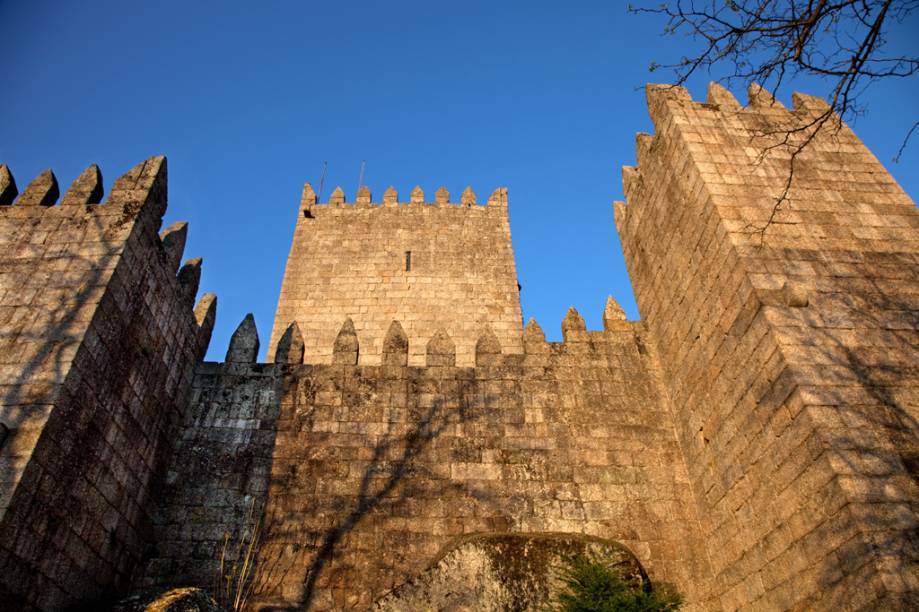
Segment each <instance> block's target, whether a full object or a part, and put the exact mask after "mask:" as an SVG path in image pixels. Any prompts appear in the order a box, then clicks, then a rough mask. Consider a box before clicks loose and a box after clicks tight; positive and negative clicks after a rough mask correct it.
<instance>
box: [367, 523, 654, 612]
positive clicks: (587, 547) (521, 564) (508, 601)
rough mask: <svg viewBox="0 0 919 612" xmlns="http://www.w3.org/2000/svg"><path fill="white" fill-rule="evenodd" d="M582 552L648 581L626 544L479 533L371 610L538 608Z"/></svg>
mask: <svg viewBox="0 0 919 612" xmlns="http://www.w3.org/2000/svg"><path fill="white" fill-rule="evenodd" d="M578 554H584V555H587V556H589V557H590V558H592V559H595V560H597V561H599V562H601V563H604V564H608V565H609V566H612V567H615V568H616V569H617V571H618V572H619V573H620V575H621V576H622V577H623V578H625V579H626V580H627V581H629V582H631V583H632V584H634V585H635V586H636V587H645V586H647V585H649V584H650V583H649V580H648V576H647V574H646V573H645V571H644V569H643V568H642V567H641V564H640V563H639V562H638V559H637V558H636V557H635V555H634V554H632V552H631V551H630V550H628V549H627V548H626V547H625V546H623V545H621V544H619V543H617V542H612V541H608V540H602V539H600V538H593V537H589V536H584V535H579V534H570V533H561V534H559V533H504V534H480V535H473V536H468V537H463V538H460V539H458V540H455V541H454V542H452V543H451V544H450V545H449V546H447V547H446V548H445V549H444V551H442V552H441V554H440V555H439V556H438V557H437V559H436V560H435V561H434V562H433V563H432V564H431V565H430V566H429V567H428V569H426V570H425V571H423V572H421V573H420V574H418V575H417V576H415V577H414V578H412V579H411V580H409V581H408V582H406V583H404V584H402V585H400V586H398V587H396V588H395V589H393V590H392V591H390V592H389V593H387V594H386V595H384V596H383V597H381V598H380V599H379V600H377V602H376V604H375V605H374V608H375V609H377V610H385V611H387V612H396V611H403V610H441V611H450V610H452V611H460V610H476V611H479V610H482V611H491V610H494V611H498V610H501V611H508V610H513V611H519V610H542V609H545V608H546V604H547V603H549V602H550V601H551V599H552V598H553V596H554V595H555V593H556V592H557V591H558V589H559V588H561V583H560V581H559V579H558V577H557V568H558V567H559V566H560V565H561V563H562V560H563V559H565V558H568V557H573V556H575V555H578Z"/></svg>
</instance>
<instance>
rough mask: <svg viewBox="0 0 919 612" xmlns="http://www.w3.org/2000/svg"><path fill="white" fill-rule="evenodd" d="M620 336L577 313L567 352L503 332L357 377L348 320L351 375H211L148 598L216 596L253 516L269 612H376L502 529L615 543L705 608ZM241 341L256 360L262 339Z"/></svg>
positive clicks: (182, 456)
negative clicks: (206, 590)
mask: <svg viewBox="0 0 919 612" xmlns="http://www.w3.org/2000/svg"><path fill="white" fill-rule="evenodd" d="M605 319H606V321H607V323H606V327H607V329H606V330H605V331H587V330H586V329H585V327H584V322H583V319H581V317H580V315H578V314H577V311H575V310H574V309H572V310H571V311H570V312H569V314H568V316H567V317H566V319H565V322H564V323H563V330H564V334H565V341H564V342H562V343H549V342H546V341H545V338H544V336H543V333H542V330H540V329H539V326H538V325H537V324H536V323H535V321H531V322H530V324H529V325H528V326H527V329H526V333H525V334H524V340H523V347H524V351H523V352H521V353H519V354H504V353H502V351H501V347H500V345H499V344H498V343H497V339H496V338H495V337H494V335H493V334H488V333H486V334H484V335H483V338H482V339H481V340H480V341H479V342H477V343H476V346H477V349H476V355H475V365H474V366H466V367H458V366H455V365H454V363H455V353H456V347H455V345H454V344H453V342H452V339H450V338H449V336H446V335H444V334H437V335H436V336H435V337H434V338H432V339H431V341H429V342H427V343H425V345H424V346H425V347H426V353H425V355H424V357H425V363H426V364H425V365H423V366H411V365H406V362H407V359H408V356H409V355H408V346H407V345H406V343H405V342H400V341H397V340H393V341H392V342H391V343H387V346H388V348H384V350H383V352H384V363H383V364H381V365H376V366H359V365H357V364H356V362H357V355H356V354H355V353H356V352H360V351H361V350H362V346H363V344H362V342H361V341H362V340H363V338H362V336H361V335H360V333H359V332H358V333H355V332H354V331H353V328H351V326H350V325H348V323H346V324H345V325H344V326H343V330H344V331H343V333H344V335H345V336H347V337H349V338H353V339H354V340H356V342H353V341H349V342H344V341H342V340H341V338H339V339H338V340H336V341H335V342H334V345H335V347H336V349H335V353H334V355H333V361H334V362H335V364H333V365H299V364H296V363H295V364H291V363H287V362H285V363H280V364H254V363H251V364H243V363H226V364H204V365H203V366H201V367H200V368H199V369H198V375H197V376H196V379H195V380H196V382H195V396H194V397H195V401H194V402H193V403H192V405H191V408H190V414H191V415H194V417H193V418H194V419H195V422H196V425H195V427H193V428H191V429H189V430H188V434H187V435H186V440H188V441H189V443H188V444H186V443H185V442H184V441H183V443H182V445H181V446H180V449H181V450H180V453H179V455H177V458H176V460H175V461H174V466H176V467H175V468H174V469H175V470H177V477H174V478H170V481H171V482H172V483H174V484H172V485H170V486H171V488H172V489H171V492H170V493H168V494H167V499H168V500H169V503H168V506H169V510H168V512H167V513H166V517H165V521H164V529H163V531H162V532H161V535H160V538H159V541H160V542H162V543H164V545H163V548H162V550H164V551H169V555H171V556H172V558H171V559H168V560H161V561H158V562H156V565H155V566H153V567H151V571H150V572H148V575H147V581H148V583H150V584H168V583H169V582H170V581H174V580H176V577H177V576H181V577H183V579H185V580H192V581H197V582H199V583H203V584H206V583H207V581H208V580H209V579H210V578H212V576H213V575H214V573H215V572H216V565H217V564H218V563H219V558H220V550H221V548H222V544H223V536H224V533H231V534H239V533H243V532H245V530H246V529H250V528H251V525H248V524H247V523H246V521H245V520H244V519H245V514H246V512H247V510H248V508H249V507H250V505H251V504H253V503H254V504H255V507H256V508H257V509H260V508H261V506H262V504H265V508H266V510H265V517H264V533H263V536H262V537H263V538H264V542H265V543H264V546H263V547H262V551H261V554H260V561H259V562H260V564H261V565H260V567H263V568H265V569H264V573H263V574H260V575H259V576H258V581H259V585H260V587H259V590H258V592H257V594H256V595H255V596H254V599H255V600H256V601H258V602H260V603H262V604H271V605H275V606H282V607H284V606H288V607H289V606H294V607H297V606H301V605H304V604H309V605H310V606H311V607H312V608H313V609H340V608H346V607H353V606H358V607H366V606H369V605H370V604H372V603H373V602H374V601H376V600H377V599H378V598H380V597H381V596H383V595H385V594H386V593H387V592H388V591H389V590H390V589H392V588H394V587H396V586H398V585H400V584H402V583H403V582H405V581H406V580H408V579H409V578H411V577H413V576H415V575H417V574H419V573H420V572H421V571H422V570H424V569H425V568H426V567H427V566H428V565H429V564H430V563H432V562H433V561H435V560H436V558H437V557H438V553H439V551H441V550H442V549H446V548H448V547H449V546H450V545H451V544H452V543H453V542H456V541H458V540H459V539H461V538H463V537H466V536H469V535H470V534H478V533H495V532H498V533H505V532H523V533H567V534H581V535H586V536H597V537H601V538H604V539H606V540H616V541H619V542H621V543H622V544H624V545H625V546H627V547H628V548H629V549H630V550H631V551H633V552H634V553H635V554H636V555H637V556H638V558H639V560H640V561H641V563H642V564H643V566H644V567H645V569H646V570H647V571H648V572H649V574H650V576H651V578H652V580H654V581H666V582H674V583H676V585H677V586H678V588H679V589H680V590H681V591H682V592H684V593H688V594H689V593H692V594H693V595H694V597H695V594H696V593H699V592H700V583H699V579H698V578H696V576H706V575H707V573H708V570H707V565H706V563H707V562H706V560H705V558H704V556H703V555H699V554H697V551H701V550H702V547H701V544H700V542H699V532H698V531H697V520H696V518H695V516H694V514H693V513H694V508H693V507H692V506H691V505H690V504H689V503H688V500H689V499H691V495H690V492H689V488H688V480H687V474H686V470H685V467H684V466H683V464H682V458H681V456H680V454H679V452H678V448H677V444H676V439H675V437H674V434H673V430H672V428H671V427H670V425H669V416H668V415H669V412H668V408H667V400H666V396H665V395H664V394H663V393H662V387H661V385H660V381H659V377H658V366H657V361H656V358H655V357H654V355H653V350H652V349H651V348H650V344H649V342H648V339H647V337H646V332H645V330H644V328H643V326H642V324H641V323H638V322H634V321H626V320H625V316H624V314H622V311H621V309H619V308H618V306H617V305H616V304H615V302H613V301H612V300H610V302H609V304H608V307H607V315H606V317H605ZM392 327H393V328H394V329H397V328H400V327H401V326H398V325H397V324H393V326H392ZM241 329H246V330H250V329H251V328H250V327H248V326H247V325H246V324H245V323H244V324H242V325H241ZM395 335H398V332H395ZM391 337H394V336H392V335H391ZM234 342H236V343H240V344H241V345H243V346H251V345H252V336H251V331H246V333H245V334H238V335H234ZM229 352H230V353H234V354H236V353H237V351H236V349H235V348H234V347H233V346H231V348H230V351H229ZM250 354H251V353H250ZM344 355H349V356H348V357H347V358H345V357H344ZM253 359H254V354H253ZM275 402H276V403H275ZM272 443H273V446H272ZM266 449H267V451H269V452H271V453H272V455H269V456H268V460H267V461H266V460H265V459H266ZM250 461H251V463H245V462H250ZM241 462H242V463H241ZM266 466H267V467H266ZM268 467H270V476H268V475H267V474H265V472H264V470H265V469H268ZM266 485H267V496H266V495H265V494H264V489H263V487H265V486H266ZM189 517H209V518H206V519H204V521H205V522H202V523H198V524H196V526H195V527H194V528H193V529H189V528H188V527H189V526H188V519H189ZM695 599H698V598H697V597H695Z"/></svg>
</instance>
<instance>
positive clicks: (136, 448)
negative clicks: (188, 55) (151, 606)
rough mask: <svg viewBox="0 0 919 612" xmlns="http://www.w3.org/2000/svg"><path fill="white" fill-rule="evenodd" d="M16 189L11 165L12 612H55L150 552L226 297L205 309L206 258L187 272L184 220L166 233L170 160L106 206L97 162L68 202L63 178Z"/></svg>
mask: <svg viewBox="0 0 919 612" xmlns="http://www.w3.org/2000/svg"><path fill="white" fill-rule="evenodd" d="M15 195H16V188H15V182H14V181H13V179H12V176H11V175H10V174H9V171H8V170H7V169H6V167H4V166H0V204H2V206H0V241H2V242H3V243H4V245H3V247H4V248H3V253H2V255H0V259H2V261H0V288H2V293H0V343H2V350H0V358H2V360H3V364H2V368H0V386H2V394H3V395H2V403H0V421H2V423H3V424H4V426H5V427H6V428H8V429H9V432H10V433H9V436H8V437H7V439H6V440H5V441H4V443H3V445H2V448H0V487H2V488H0V607H3V608H4V609H26V610H28V609H43V610H58V609H62V608H64V607H66V606H68V605H74V604H79V603H85V602H87V601H91V600H95V599H97V598H99V597H102V596H103V595H105V594H107V593H109V592H111V591H113V590H115V589H118V588H119V587H123V586H125V585H126V579H127V577H128V576H129V574H130V572H131V570H132V569H133V566H134V565H135V563H136V562H137V560H138V559H139V558H140V555H141V553H142V550H143V544H144V541H145V537H146V536H147V535H149V533H148V527H149V520H148V519H149V511H150V508H151V506H152V505H153V504H152V502H153V494H152V491H153V485H154V482H155V475H156V474H157V473H159V472H160V470H161V469H162V468H163V467H164V465H165V461H164V460H165V459H167V458H168V456H169V450H170V449H169V440H170V437H171V435H172V434H173V433H174V432H175V427H176V425H177V424H178V417H179V414H180V413H181V410H182V409H183V408H184V406H185V404H186V402H187V393H188V389H189V387H190V382H191V374H192V370H193V368H194V364H195V363H196V362H197V361H198V360H200V359H201V357H202V355H203V353H204V350H205V348H206V345H207V341H208V339H209V336H210V329H211V326H212V324H213V318H214V306H215V304H214V301H213V299H212V296H210V297H208V298H207V299H204V300H202V303H201V304H200V305H199V309H198V310H197V316H195V314H193V312H192V307H193V306H194V298H195V293H196V291H197V285H198V276H199V274H200V260H195V261H192V262H189V263H188V264H186V266H185V267H183V268H182V270H181V271H180V272H179V274H178V276H177V275H176V270H177V268H178V264H179V260H180V259H181V255H182V247H183V246H184V236H185V233H184V232H185V227H184V225H179V226H176V227H173V228H170V229H169V230H167V232H165V233H164V235H163V238H162V240H161V239H160V238H159V237H158V236H157V231H158V229H159V225H160V220H161V218H162V215H163V213H164V211H165V208H166V160H165V159H164V158H151V159H150V160H147V161H146V162H144V163H142V164H140V165H138V166H137V167H135V168H133V169H132V170H130V171H129V172H128V173H127V174H125V175H124V176H122V177H121V178H119V179H118V180H117V181H115V183H114V185H113V187H112V190H111V193H110V194H109V198H108V201H107V202H106V203H104V204H98V203H99V202H100V200H101V197H102V182H101V176H100V173H99V170H98V168H96V167H95V166H91V167H90V168H89V169H87V170H86V172H84V173H83V174H82V175H81V176H80V177H79V178H78V179H77V180H76V181H75V182H74V184H73V186H71V188H70V189H69V190H68V191H67V192H66V193H65V194H64V196H63V198H61V203H60V205H59V206H54V204H55V203H56V201H57V199H58V195H59V193H58V187H57V182H56V179H55V178H54V175H53V174H51V172H50V171H48V172H45V173H43V174H42V175H41V176H39V177H38V178H37V179H35V180H34V181H33V182H32V183H31V184H30V185H29V186H28V187H27V188H26V189H25V190H24V191H23V193H22V194H21V195H19V197H18V199H16V200H15V202H13V198H14V197H15ZM10 204H12V205H10Z"/></svg>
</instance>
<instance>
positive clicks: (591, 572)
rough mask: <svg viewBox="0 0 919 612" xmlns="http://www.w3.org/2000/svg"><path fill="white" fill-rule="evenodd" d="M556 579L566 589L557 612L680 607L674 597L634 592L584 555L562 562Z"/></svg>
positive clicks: (654, 611)
mask: <svg viewBox="0 0 919 612" xmlns="http://www.w3.org/2000/svg"><path fill="white" fill-rule="evenodd" d="M558 576H559V578H560V579H561V581H562V583H564V585H565V587H566V588H565V589H564V590H563V591H561V592H560V593H559V594H558V595H557V596H556V605H555V609H556V610H558V611H559V612H669V611H671V610H678V609H679V608H680V606H681V605H682V604H683V599H682V597H680V595H679V594H677V593H663V592H658V591H652V590H651V589H650V585H649V586H648V588H646V589H642V588H634V587H632V586H630V585H629V584H628V583H627V582H626V581H625V580H624V579H623V578H622V576H620V575H619V573H618V572H616V570H615V569H613V568H611V567H608V566H607V565H604V564H602V563H598V562H596V561H594V560H592V559H590V558H588V557H586V556H584V555H577V556H575V557H572V558H569V559H565V561H564V565H563V566H562V567H560V568H559V570H558Z"/></svg>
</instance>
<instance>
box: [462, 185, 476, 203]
mask: <svg viewBox="0 0 919 612" xmlns="http://www.w3.org/2000/svg"><path fill="white" fill-rule="evenodd" d="M460 203H461V204H462V205H463V206H475V204H476V201H475V192H474V191H473V190H472V187H466V188H465V189H464V190H463V194H462V195H461V196H460Z"/></svg>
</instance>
